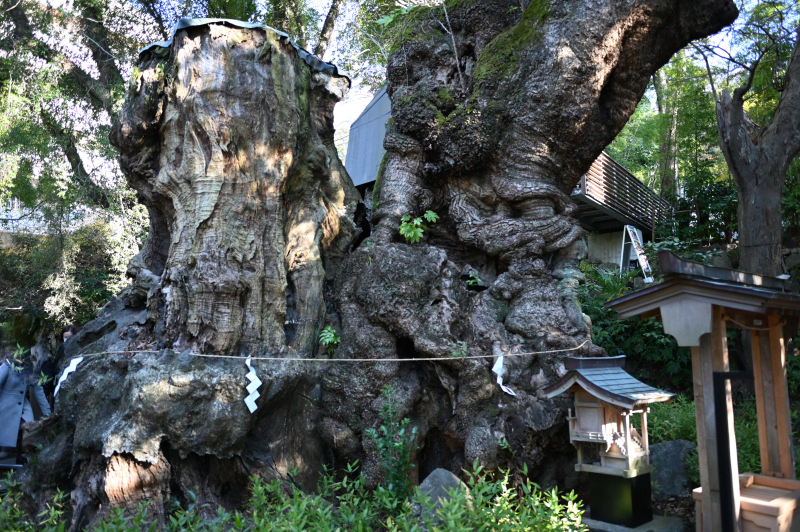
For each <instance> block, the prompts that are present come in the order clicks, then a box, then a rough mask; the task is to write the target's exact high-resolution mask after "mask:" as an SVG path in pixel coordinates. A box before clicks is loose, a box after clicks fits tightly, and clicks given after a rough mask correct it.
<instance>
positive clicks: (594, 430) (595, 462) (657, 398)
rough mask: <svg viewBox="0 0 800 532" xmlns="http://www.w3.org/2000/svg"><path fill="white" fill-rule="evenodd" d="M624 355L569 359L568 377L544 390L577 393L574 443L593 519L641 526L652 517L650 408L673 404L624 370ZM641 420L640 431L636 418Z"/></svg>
mask: <svg viewBox="0 0 800 532" xmlns="http://www.w3.org/2000/svg"><path fill="white" fill-rule="evenodd" d="M624 365H625V357H624V356H622V357H611V358H567V359H566V361H565V366H566V369H567V370H568V371H567V373H566V375H564V377H562V378H561V379H560V380H559V381H558V382H556V383H555V384H553V385H551V386H549V387H548V388H546V389H545V390H544V392H545V394H546V395H547V396H548V397H554V396H556V395H560V394H562V393H564V392H572V393H574V394H575V414H574V415H573V413H572V409H570V410H569V416H568V418H567V419H568V420H569V439H570V443H572V445H574V446H575V447H576V448H577V450H578V463H577V464H576V465H575V470H576V471H585V472H587V473H589V508H590V512H591V515H592V518H593V519H597V520H599V521H605V522H607V523H613V524H617V525H623V526H629V527H636V526H639V525H641V524H644V523H646V522H648V521H651V520H652V519H653V512H652V505H651V500H650V472H651V471H652V469H653V468H652V466H651V465H650V448H649V443H648V440H647V413H648V411H649V409H648V408H647V405H648V404H650V403H658V402H664V401H669V400H670V399H672V397H673V395H674V394H671V393H668V392H664V391H662V390H658V389H656V388H653V387H651V386H648V385H646V384H644V383H643V382H640V381H638V380H636V379H635V378H633V377H632V376H631V375H629V374H628V373H626V372H625V370H624V369H622V368H623V366H624ZM635 414H638V415H639V416H641V417H640V423H639V427H640V428H639V429H637V428H636V427H635V426H634V424H633V423H632V419H631V418H632V417H633V416H634V415H635Z"/></svg>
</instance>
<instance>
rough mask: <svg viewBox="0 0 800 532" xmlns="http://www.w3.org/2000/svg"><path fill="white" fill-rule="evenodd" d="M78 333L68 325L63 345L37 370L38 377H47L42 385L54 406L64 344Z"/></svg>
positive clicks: (65, 328)
mask: <svg viewBox="0 0 800 532" xmlns="http://www.w3.org/2000/svg"><path fill="white" fill-rule="evenodd" d="M76 332H78V328H77V327H75V326H74V325H67V326H66V327H64V329H63V330H62V331H61V343H60V344H59V346H58V349H56V354H55V355H50V356H48V357H47V359H46V360H45V361H44V363H42V364H41V366H40V367H38V368H36V374H37V375H43V376H44V377H45V379H44V381H45V382H44V383H43V384H42V388H43V389H44V395H45V397H47V400H48V401H49V402H50V404H51V405H52V404H53V401H54V397H53V393H54V392H55V389H56V379H57V378H58V375H59V371H58V368H59V366H60V365H61V361H62V360H63V359H64V344H66V343H67V340H69V339H70V338H71V337H72V336H73V335H74V334H75V333H76Z"/></svg>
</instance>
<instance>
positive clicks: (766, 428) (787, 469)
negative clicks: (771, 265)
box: [750, 315, 795, 479]
mask: <svg viewBox="0 0 800 532" xmlns="http://www.w3.org/2000/svg"><path fill="white" fill-rule="evenodd" d="M765 318H766V320H761V321H762V322H766V323H763V325H764V326H765V327H762V328H760V329H759V328H755V325H757V324H754V329H753V330H751V331H750V338H751V341H752V349H753V377H754V378H755V391H756V411H757V413H758V445H759V448H760V450H761V472H762V474H764V475H770V476H773V477H780V478H788V479H793V478H795V473H794V453H793V449H792V429H791V413H790V409H789V389H788V385H787V382H786V350H785V349H784V344H783V326H782V323H781V317H780V316H777V315H768V316H765Z"/></svg>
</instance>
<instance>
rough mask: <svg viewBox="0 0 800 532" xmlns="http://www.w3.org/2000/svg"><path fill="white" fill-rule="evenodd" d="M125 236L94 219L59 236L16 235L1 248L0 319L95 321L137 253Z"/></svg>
mask: <svg viewBox="0 0 800 532" xmlns="http://www.w3.org/2000/svg"><path fill="white" fill-rule="evenodd" d="M137 223H138V222H137ZM129 225H130V226H133V225H135V224H134V223H133V222H130V223H129ZM139 225H141V223H139ZM137 227H138V225H137ZM129 229H130V228H129ZM129 233H130V231H128V232H126V231H123V230H113V229H112V227H111V225H109V224H107V223H105V222H102V221H96V222H93V223H90V224H87V225H85V226H83V227H81V228H79V229H76V230H74V231H71V232H63V233H60V234H47V235H31V234H25V233H17V234H15V235H14V236H13V240H12V244H11V245H10V246H7V247H3V248H0V307H2V308H3V310H2V311H0V321H4V322H5V321H9V320H11V319H13V318H14V317H15V316H17V315H19V314H28V315H35V316H38V317H40V318H43V319H45V320H46V321H47V322H49V323H50V324H51V325H56V324H58V325H63V324H65V323H84V322H86V321H89V320H90V319H92V318H94V317H95V315H96V312H97V311H98V310H99V309H100V308H101V307H102V306H103V305H104V304H105V303H106V302H107V301H108V299H109V298H110V297H111V296H112V295H113V294H114V293H116V292H117V291H119V290H120V289H121V288H122V287H123V286H125V285H126V284H127V279H126V278H125V269H126V267H127V263H128V261H129V260H130V259H131V257H132V256H133V254H134V253H135V252H136V251H137V245H136V239H137V236H136V235H132V234H129ZM7 340H8V341H14V340H15V339H14V338H9V339H7Z"/></svg>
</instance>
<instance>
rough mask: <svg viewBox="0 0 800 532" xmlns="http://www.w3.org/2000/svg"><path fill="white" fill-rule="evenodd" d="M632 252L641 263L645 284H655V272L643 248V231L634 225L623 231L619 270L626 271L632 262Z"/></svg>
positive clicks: (627, 226)
mask: <svg viewBox="0 0 800 532" xmlns="http://www.w3.org/2000/svg"><path fill="white" fill-rule="evenodd" d="M631 251H633V252H634V253H636V258H637V259H638V261H639V266H641V268H642V272H644V282H645V283H652V282H653V270H652V269H651V268H650V263H649V262H648V261H647V255H645V254H644V248H643V247H642V231H641V230H640V229H636V228H635V227H634V226H632V225H626V226H625V229H624V230H623V231H622V251H621V253H620V257H619V270H620V271H621V272H622V271H626V270H627V268H628V265H629V264H630V262H631V260H632V259H631Z"/></svg>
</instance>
